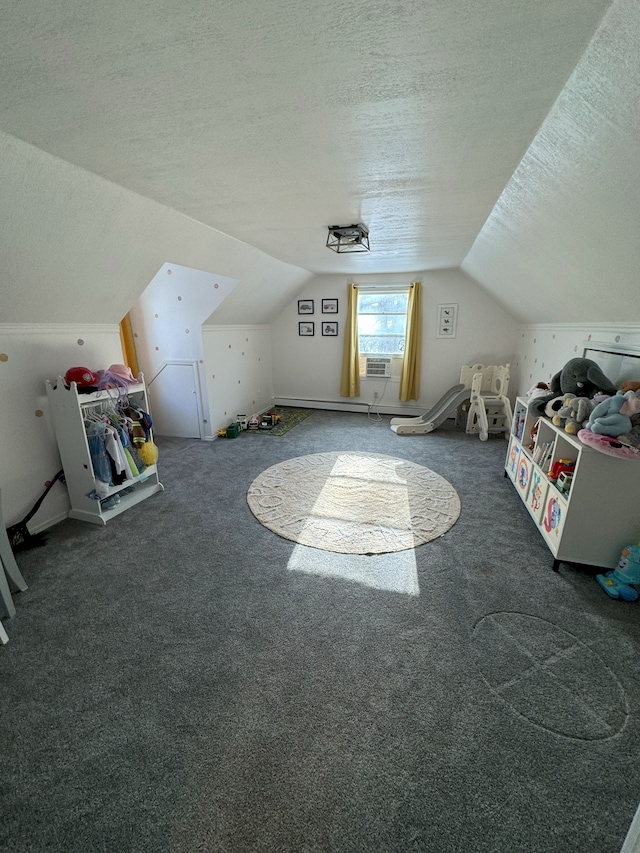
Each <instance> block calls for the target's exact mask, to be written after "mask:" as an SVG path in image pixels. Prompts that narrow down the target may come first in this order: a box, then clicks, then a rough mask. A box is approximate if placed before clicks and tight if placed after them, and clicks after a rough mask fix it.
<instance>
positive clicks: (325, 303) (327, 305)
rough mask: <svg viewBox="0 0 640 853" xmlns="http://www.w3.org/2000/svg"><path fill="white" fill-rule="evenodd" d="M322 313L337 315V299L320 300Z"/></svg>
mask: <svg viewBox="0 0 640 853" xmlns="http://www.w3.org/2000/svg"><path fill="white" fill-rule="evenodd" d="M322 313H323V314H337V313H338V300H337V299H323V300H322Z"/></svg>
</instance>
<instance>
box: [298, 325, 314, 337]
mask: <svg viewBox="0 0 640 853" xmlns="http://www.w3.org/2000/svg"><path fill="white" fill-rule="evenodd" d="M314 327H315V323H309V322H305V323H298V334H299V335H302V336H303V337H311V336H312V335H313V334H314Z"/></svg>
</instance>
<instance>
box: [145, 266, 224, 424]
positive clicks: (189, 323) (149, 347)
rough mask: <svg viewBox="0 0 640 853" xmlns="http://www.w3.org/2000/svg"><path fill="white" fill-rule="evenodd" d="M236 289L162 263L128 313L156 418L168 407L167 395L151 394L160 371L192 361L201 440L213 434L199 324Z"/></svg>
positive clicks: (206, 275)
mask: <svg viewBox="0 0 640 853" xmlns="http://www.w3.org/2000/svg"><path fill="white" fill-rule="evenodd" d="M237 283H238V281H237V279H235V278H228V277H227V276H215V275H213V274H212V273H208V272H203V271H202V270H194V269H191V268H190V267H184V266H181V265H180V264H170V263H165V264H163V265H162V267H161V269H159V270H158V272H157V273H156V275H155V276H154V277H153V279H152V280H151V282H150V283H149V285H148V286H147V287H146V289H145V291H144V293H143V294H142V295H141V296H140V298H139V299H138V301H137V302H136V304H135V305H134V306H133V307H132V309H131V312H130V314H131V326H132V329H133V334H134V339H135V345H136V353H137V355H138V361H139V365H140V369H141V370H142V372H143V373H144V376H145V380H146V382H147V387H148V393H149V400H150V403H151V407H152V411H153V413H154V415H155V417H160V418H161V416H162V412H159V411H158V407H159V406H163V405H167V404H168V405H170V402H169V401H168V400H167V399H166V398H165V395H163V394H159V395H156V394H155V392H154V388H155V387H156V383H158V382H162V375H163V374H161V373H160V371H161V370H162V367H163V365H165V364H166V363H167V362H169V361H175V360H180V361H191V362H193V363H195V365H196V370H197V373H198V376H199V379H200V382H199V385H200V394H201V400H200V402H201V406H200V407H199V411H200V413H201V416H202V419H203V423H202V424H201V427H200V429H201V434H202V435H204V437H211V435H212V433H211V422H210V415H209V404H208V399H207V382H206V368H205V359H204V349H203V345H202V324H203V323H204V321H205V320H206V319H207V317H209V316H210V314H212V313H213V312H214V311H215V310H216V309H217V308H218V307H219V306H220V305H221V304H222V303H223V302H224V300H225V299H226V298H227V297H228V296H229V294H230V293H231V292H232V291H233V289H234V288H235V286H236V285H237ZM159 373H160V376H158V374H159ZM156 377H157V378H156ZM177 414H178V415H179V413H177ZM182 434H185V433H182Z"/></svg>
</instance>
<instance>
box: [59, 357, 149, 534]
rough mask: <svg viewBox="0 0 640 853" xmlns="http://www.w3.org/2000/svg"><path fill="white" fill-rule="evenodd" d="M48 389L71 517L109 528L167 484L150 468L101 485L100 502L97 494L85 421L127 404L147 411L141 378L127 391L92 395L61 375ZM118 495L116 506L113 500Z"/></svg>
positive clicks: (114, 389) (144, 389) (116, 390)
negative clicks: (122, 514) (112, 523)
mask: <svg viewBox="0 0 640 853" xmlns="http://www.w3.org/2000/svg"><path fill="white" fill-rule="evenodd" d="M45 385H46V389H47V398H48V400H49V406H50V410H51V418H52V421H53V427H54V430H55V434H56V441H57V443H58V449H59V451H60V458H61V460H62V467H63V469H64V476H65V481H66V484H67V489H68V491H69V500H70V502H71V510H70V511H69V518H77V519H79V520H80V521H88V522H91V523H92V524H106V523H107V522H108V521H109V520H110V519H112V518H114V517H115V516H117V515H119V514H120V513H121V512H124V511H125V510H127V509H129V508H130V507H132V506H134V505H135V504H137V503H140V502H141V501H143V500H146V499H147V498H149V497H151V495H153V494H155V493H156V492H161V491H163V489H164V486H163V485H162V483H161V482H160V480H159V479H158V470H157V466H156V465H149V466H147V467H146V468H144V470H143V471H142V472H141V473H139V474H138V475H137V476H132V475H131V472H130V471H129V472H128V474H127V477H126V479H124V480H123V482H121V483H119V484H117V485H111V486H102V487H101V488H100V489H99V492H100V498H101V499H102V500H101V499H98V497H97V494H96V485H97V483H96V477H95V474H94V470H93V464H92V459H91V454H90V451H89V443H88V439H87V432H86V429H85V419H86V418H87V415H90V414H92V413H95V412H100V410H101V409H102V410H104V409H106V408H107V407H109V406H111V407H117V406H118V405H120V406H122V405H127V404H128V405H130V406H132V407H134V408H137V409H142V410H143V411H145V412H148V411H149V404H148V399H147V389H146V386H145V384H144V377H143V376H142V374H141V375H140V376H139V378H138V382H137V383H136V384H133V385H130V386H129V387H128V388H127V389H122V388H109V389H105V390H103V391H93V392H91V393H90V394H79V393H78V387H77V385H76V383H75V382H71V383H70V384H69V386H66V385H65V382H64V379H63V378H62V377H61V376H58V379H57V381H56V383H55V384H53V385H52V384H51V382H49V380H47V381H46V382H45ZM115 496H117V497H116V500H117V501H118V502H117V503H115V502H114V501H113V500H109V498H114V497H115ZM103 503H104V506H103ZM107 507H108V508H107Z"/></svg>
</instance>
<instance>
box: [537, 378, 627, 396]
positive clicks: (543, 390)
mask: <svg viewBox="0 0 640 853" xmlns="http://www.w3.org/2000/svg"><path fill="white" fill-rule="evenodd" d="M638 384H639V385H640V383H638ZM549 391H551V388H549V386H548V385H547V383H546V382H536V384H535V385H534V386H533V387H532V388H530V389H529V390H528V391H527V400H533V399H534V397H547V396H548V394H549Z"/></svg>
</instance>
